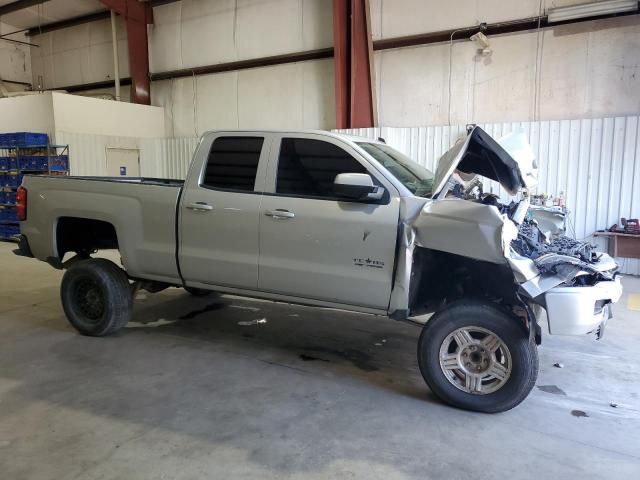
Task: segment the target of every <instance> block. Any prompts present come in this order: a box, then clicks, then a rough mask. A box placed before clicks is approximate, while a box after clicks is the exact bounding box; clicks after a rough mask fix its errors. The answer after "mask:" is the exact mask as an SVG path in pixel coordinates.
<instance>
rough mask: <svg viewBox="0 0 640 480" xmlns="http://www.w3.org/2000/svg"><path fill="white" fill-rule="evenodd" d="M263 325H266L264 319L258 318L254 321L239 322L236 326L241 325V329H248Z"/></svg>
mask: <svg viewBox="0 0 640 480" xmlns="http://www.w3.org/2000/svg"><path fill="white" fill-rule="evenodd" d="M263 323H267V319H266V318H258V319H256V320H243V321H241V322H238V325H241V326H243V327H248V326H251V325H261V324H263Z"/></svg>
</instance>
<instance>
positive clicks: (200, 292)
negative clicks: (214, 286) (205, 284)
mask: <svg viewBox="0 0 640 480" xmlns="http://www.w3.org/2000/svg"><path fill="white" fill-rule="evenodd" d="M184 290H185V291H186V292H187V293H189V294H191V295H193V296H194V297H206V296H207V295H211V294H212V293H213V290H205V289H204V288H194V287H184Z"/></svg>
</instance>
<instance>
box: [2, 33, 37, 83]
mask: <svg viewBox="0 0 640 480" xmlns="http://www.w3.org/2000/svg"><path fill="white" fill-rule="evenodd" d="M16 30H19V29H18V28H16V27H13V26H11V25H7V24H6V23H2V22H0V35H4V34H5V33H10V32H15V31H16ZM10 38H12V39H15V40H19V41H22V42H28V41H29V37H27V36H25V35H23V34H18V35H12V36H11V37H10ZM0 79H3V80H13V81H14V82H27V83H31V52H30V47H28V46H26V45H20V44H17V43H12V42H7V41H0ZM5 87H6V88H7V90H12V91H13V90H24V87H22V86H20V87H19V86H18V85H15V84H6V85H5Z"/></svg>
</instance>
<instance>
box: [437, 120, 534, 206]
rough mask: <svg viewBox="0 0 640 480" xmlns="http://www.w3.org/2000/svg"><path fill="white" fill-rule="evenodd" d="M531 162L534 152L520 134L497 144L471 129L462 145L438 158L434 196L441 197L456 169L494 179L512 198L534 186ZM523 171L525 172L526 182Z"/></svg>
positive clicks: (485, 135)
mask: <svg viewBox="0 0 640 480" xmlns="http://www.w3.org/2000/svg"><path fill="white" fill-rule="evenodd" d="M516 159H517V161H516ZM533 160H534V156H533V151H532V150H531V147H530V146H529V145H528V143H527V142H526V138H524V134H523V133H521V132H517V133H513V134H509V135H507V136H506V137H504V138H502V139H501V140H500V143H498V142H497V141H496V140H494V139H493V138H492V137H491V136H490V135H489V134H488V133H487V132H485V131H484V130H482V128H480V127H474V128H473V130H472V131H471V133H469V135H467V138H466V139H465V140H464V142H460V143H458V144H456V145H455V146H454V147H453V148H451V149H450V150H449V151H448V152H447V153H445V154H444V155H443V156H442V157H440V160H439V161H438V166H437V168H436V173H435V178H434V181H433V185H434V189H433V191H434V193H435V195H437V194H440V193H441V192H442V190H443V189H444V188H445V187H446V185H447V182H448V181H449V179H450V178H451V176H452V175H453V173H454V172H455V171H456V170H457V171H459V172H461V173H463V174H465V177H467V175H469V176H473V175H481V176H483V177H485V178H488V179H490V180H494V181H496V182H498V183H499V184H500V185H501V186H502V188H504V189H505V190H506V191H507V192H509V194H511V195H515V194H516V193H517V192H518V191H519V190H520V189H521V188H524V187H532V186H533V183H534V182H533V179H534V178H535V174H534V161H533ZM522 170H524V171H525V172H526V177H527V181H525V178H523V174H522ZM465 179H466V178H465ZM435 195H434V196H435Z"/></svg>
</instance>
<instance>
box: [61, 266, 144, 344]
mask: <svg viewBox="0 0 640 480" xmlns="http://www.w3.org/2000/svg"><path fill="white" fill-rule="evenodd" d="M60 296H61V299H62V307H63V308H64V312H65V314H66V315H67V318H68V319H69V322H70V323H71V325H73V326H74V327H75V328H76V330H78V332H80V333H81V334H83V335H89V336H92V337H102V336H104V335H109V334H111V333H114V332H117V331H118V330H120V329H121V328H123V327H124V326H125V325H126V324H127V322H128V321H129V318H130V317H131V311H132V310H133V296H132V291H131V286H130V285H129V280H128V278H127V275H126V274H125V273H124V271H123V270H122V269H121V268H120V267H118V266H117V265H116V264H115V263H113V262H110V261H109V260H105V259H103V258H95V259H93V258H92V259H88V260H80V261H78V262H76V263H74V264H73V265H72V266H71V267H70V268H69V269H68V270H67V271H66V272H65V274H64V277H62V285H61V286H60Z"/></svg>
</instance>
